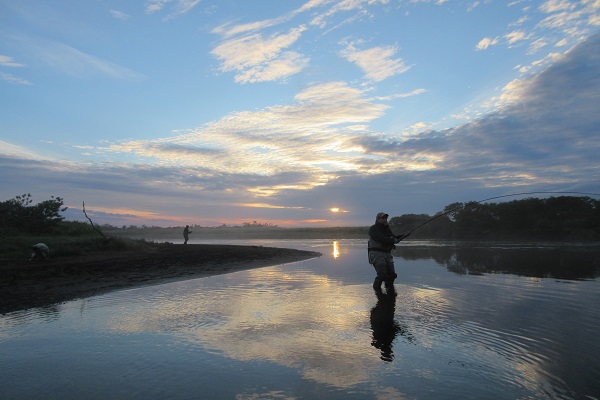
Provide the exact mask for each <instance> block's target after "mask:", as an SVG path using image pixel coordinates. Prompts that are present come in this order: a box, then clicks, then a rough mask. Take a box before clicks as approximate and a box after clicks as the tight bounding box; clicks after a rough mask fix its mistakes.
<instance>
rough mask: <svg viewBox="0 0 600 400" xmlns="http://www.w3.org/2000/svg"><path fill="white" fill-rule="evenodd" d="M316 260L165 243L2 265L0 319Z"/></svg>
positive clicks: (306, 255) (281, 252)
mask: <svg viewBox="0 0 600 400" xmlns="http://www.w3.org/2000/svg"><path fill="white" fill-rule="evenodd" d="M321 255H322V254H321V253H317V252H313V251H305V250H296V249H285V248H275V247H262V246H237V245H206V244H188V245H182V244H170V243H165V244H162V245H160V246H157V247H155V248H152V249H150V250H147V251H142V252H134V251H123V252H116V251H115V252H103V253H95V254H87V255H82V256H74V257H64V258H58V259H52V258H50V259H48V260H45V261H27V260H22V261H16V262H15V261H1V262H0V313H2V314H5V313H8V312H11V311H17V310H23V309H28V308H32V307H43V306H48V305H52V304H56V303H61V302H65V301H69V300H74V299H77V298H83V297H89V296H94V295H97V294H102V293H107V292H110V291H114V290H118V289H123V288H130V287H135V286H140V285H151V284H159V283H166V282H170V281H176V280H183V279H191V278H199V277H205V276H210V275H219V274H224V273H229V272H235V271H240V270H245V269H251V268H259V267H267V266H273V265H280V264H286V263H290V262H295V261H302V260H307V259H310V258H315V257H320V256H321Z"/></svg>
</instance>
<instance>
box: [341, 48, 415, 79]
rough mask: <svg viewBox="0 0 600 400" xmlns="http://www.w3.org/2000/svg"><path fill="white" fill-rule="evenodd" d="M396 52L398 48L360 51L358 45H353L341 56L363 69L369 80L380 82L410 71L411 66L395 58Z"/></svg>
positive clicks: (343, 51)
mask: <svg viewBox="0 0 600 400" xmlns="http://www.w3.org/2000/svg"><path fill="white" fill-rule="evenodd" d="M396 52H397V48H396V47H394V46H379V47H373V48H370V49H366V50H358V49H357V48H356V45H355V44H352V43H351V44H348V45H347V46H346V48H345V49H344V50H342V51H341V55H342V57H344V58H345V59H346V60H348V61H350V62H352V63H355V64H356V65H357V66H358V67H359V68H361V69H362V70H363V71H364V72H365V76H366V78H367V79H369V80H372V81H376V82H379V81H383V80H384V79H387V78H389V77H391V76H394V75H398V74H402V73H404V72H406V71H408V70H409V69H410V66H407V65H405V64H404V61H402V59H400V58H394V56H395V55H396Z"/></svg>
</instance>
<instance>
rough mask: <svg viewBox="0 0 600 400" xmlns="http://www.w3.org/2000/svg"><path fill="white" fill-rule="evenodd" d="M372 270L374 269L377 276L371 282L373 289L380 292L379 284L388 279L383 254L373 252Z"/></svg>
mask: <svg viewBox="0 0 600 400" xmlns="http://www.w3.org/2000/svg"><path fill="white" fill-rule="evenodd" d="M373 268H375V273H376V274H377V276H375V280H374V281H373V289H375V290H381V284H382V283H383V282H385V281H386V279H387V278H388V276H387V262H386V259H385V253H381V252H374V254H373Z"/></svg>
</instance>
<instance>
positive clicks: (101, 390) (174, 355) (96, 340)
mask: <svg viewBox="0 0 600 400" xmlns="http://www.w3.org/2000/svg"><path fill="white" fill-rule="evenodd" d="M363 242H364V241H344V240H341V241H338V242H337V243H332V241H305V242H300V241H293V243H291V242H268V241H261V242H260V243H256V242H255V243H252V244H260V245H265V246H269V245H279V246H281V247H296V248H310V249H312V250H318V251H321V252H322V253H324V256H323V257H321V258H319V259H314V260H309V261H305V262H301V263H294V264H288V265H283V266H276V267H268V268H261V269H254V270H249V271H243V272H239V273H233V274H227V275H221V276H215V277H210V278H204V279H197V280H192V281H183V282H176V283H171V284H166V285H158V286H149V287H143V288H138V289H132V290H126V291H120V292H115V293H112V294H108V295H105V296H98V297H94V298H90V299H86V300H80V301H75V302H70V303H66V304H64V305H60V306H55V307H50V308H47V309H34V310H29V311H25V312H18V313H12V314H9V315H7V316H3V317H2V318H1V319H0V354H2V357H1V360H2V361H1V363H2V364H1V366H2V369H3V371H9V372H4V373H3V378H1V381H2V382H0V383H2V385H0V397H1V398H23V397H27V398H35V397H39V398H49V397H48V394H51V396H50V398H52V397H55V398H59V397H60V398H62V399H68V398H81V397H82V396H87V397H88V398H108V397H113V398H115V397H116V398H118V397H127V398H142V397H144V398H164V397H168V398H182V399H183V398H191V397H197V398H237V399H250V398H261V399H280V398H284V399H287V398H342V399H349V398H378V399H380V398H442V399H443V398H463V399H464V398H473V399H481V398H506V399H514V398H518V397H519V398H524V397H535V398H583V397H584V396H586V395H587V396H592V397H594V396H595V395H597V394H598V393H600V387H599V384H598V382H599V381H600V363H599V362H598V359H599V357H600V347H599V345H598V344H597V341H596V338H595V334H594V332H597V331H598V328H600V323H599V321H600V313H599V311H598V305H599V304H600V291H599V290H598V281H597V280H593V279H591V278H590V276H582V277H580V278H581V279H587V280H577V281H572V280H571V281H565V280H561V279H562V278H561V279H549V278H542V277H539V276H519V275H515V274H493V273H490V272H493V271H494V268H503V267H504V266H505V265H504V264H503V263H504V262H510V263H511V264H510V266H506V267H510V268H514V267H515V262H516V261H515V260H518V259H519V257H517V255H516V254H511V255H510V258H506V257H508V256H506V254H505V253H502V252H501V251H500V250H498V251H495V252H492V253H491V255H492V256H493V257H492V258H491V259H490V260H488V261H485V259H484V258H483V256H482V255H478V253H477V251H476V250H475V248H474V247H472V249H471V251H468V252H466V253H465V252H463V253H464V254H466V255H465V256H461V255H460V254H461V251H455V252H450V253H448V251H447V250H448V249H447V247H442V249H441V250H440V251H438V252H433V250H432V248H431V246H419V245H416V246H413V247H410V246H407V247H406V249H404V248H403V249H402V251H400V252H399V254H401V255H403V257H398V258H396V259H395V261H396V267H397V268H396V269H397V271H398V274H399V278H398V280H397V281H396V290H397V296H385V295H384V296H380V297H379V298H378V297H377V296H376V295H375V293H374V291H373V290H372V288H371V282H372V280H373V277H374V272H373V268H372V267H371V266H369V265H368V264H367V261H366V253H365V250H364V247H365V246H364V243H363ZM237 243H240V244H241V242H237ZM247 243H248V241H244V243H243V244H247ZM563 250H565V249H563ZM424 252H425V253H424ZM484 253H485V252H484ZM513 253H514V252H513ZM562 253H564V252H562ZM567 253H568V251H567ZM575 253H577V254H581V253H582V251H581V249H579V250H578V251H576V252H575ZM528 254H529V253H528ZM448 255H450V256H448ZM522 255H523V254H522ZM538 255H539V254H538ZM523 256H524V255H523ZM568 257H570V256H569V255H565V256H561V257H560V258H558V260H559V261H560V260H562V261H561V262H564V260H565V259H568ZM578 257H579V258H577V260H578V262H580V264H581V263H583V264H585V262H586V261H585V260H586V258H585V257H583V256H581V255H579V256H578ZM582 257H583V258H582ZM537 258H539V257H537ZM554 258H555V259H557V257H554ZM594 259H595V257H594V254H589V260H590V262H592V263H594V261H593V260H594ZM465 260H467V261H465ZM507 260H510V261H507ZM521 263H522V264H525V265H531V264H532V263H534V261H533V260H531V261H529V262H526V261H521ZM441 265H443V266H444V267H446V268H443V267H441ZM486 265H487V266H488V267H489V271H484V267H485V266H486ZM457 266H461V267H460V268H457ZM492 267H494V268H492ZM584 267H585V266H584ZM584 267H582V265H578V268H579V269H583V270H585V273H586V274H587V273H589V271H590V268H591V270H592V272H591V273H592V275H593V274H594V272H593V265H592V267H590V268H588V267H585V268H584ZM548 268H549V271H555V270H553V269H552V266H548ZM451 271H454V272H451ZM535 272H536V274H538V275H539V272H540V271H539V269H536V270H535ZM544 274H545V275H544ZM550 274H551V272H550ZM529 275H531V274H529ZM534 275H535V274H534ZM542 276H548V272H547V271H546V272H544V271H542ZM596 276H597V275H596ZM125 394H126V396H125Z"/></svg>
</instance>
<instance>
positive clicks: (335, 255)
mask: <svg viewBox="0 0 600 400" xmlns="http://www.w3.org/2000/svg"><path fill="white" fill-rule="evenodd" d="M331 255H332V256H333V258H334V259H337V258H340V244H339V243H338V241H337V240H334V241H333V252H332V253H331Z"/></svg>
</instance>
